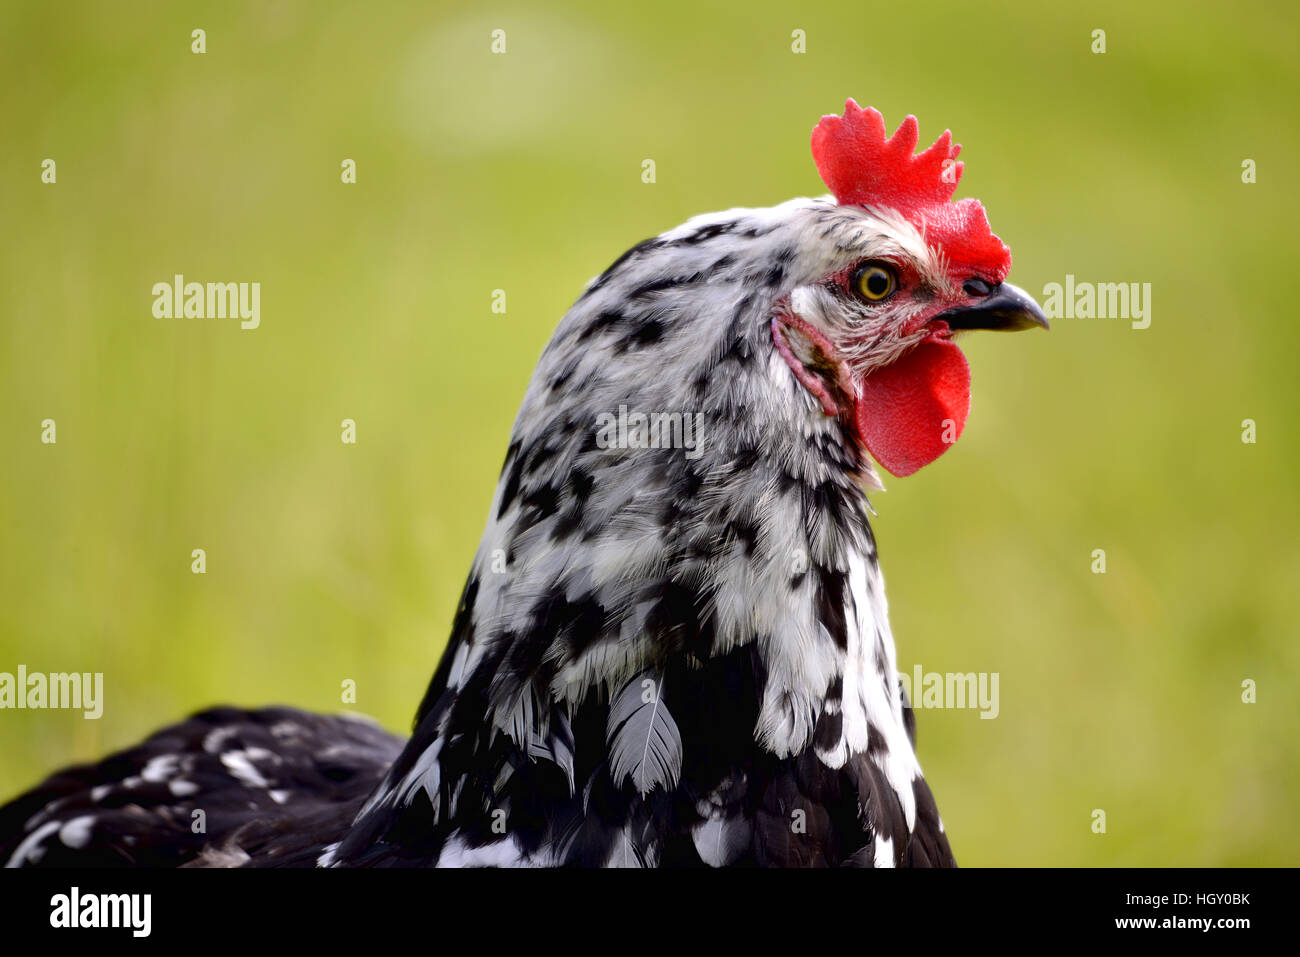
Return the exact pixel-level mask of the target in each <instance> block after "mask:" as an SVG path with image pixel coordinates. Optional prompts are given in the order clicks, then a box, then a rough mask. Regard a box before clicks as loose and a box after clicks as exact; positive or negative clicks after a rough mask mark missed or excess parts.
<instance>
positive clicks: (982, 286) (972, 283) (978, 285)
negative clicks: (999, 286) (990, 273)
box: [961, 279, 993, 296]
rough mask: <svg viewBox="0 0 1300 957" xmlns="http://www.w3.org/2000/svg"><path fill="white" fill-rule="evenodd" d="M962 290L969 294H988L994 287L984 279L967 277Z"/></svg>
mask: <svg viewBox="0 0 1300 957" xmlns="http://www.w3.org/2000/svg"><path fill="white" fill-rule="evenodd" d="M961 288H962V291H963V292H965V293H966V295H968V296H987V295H988V294H989V293H990V292H992V291H993V288H992V287H991V286H990V285H989V284H988V283H986V282H985V281H984V280H983V279H967V280H966V281H965V282H964V283H962V284H961Z"/></svg>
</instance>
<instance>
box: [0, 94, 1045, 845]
mask: <svg viewBox="0 0 1300 957" xmlns="http://www.w3.org/2000/svg"><path fill="white" fill-rule="evenodd" d="M916 145H917V123H916V119H915V118H914V117H912V116H908V117H907V118H906V119H905V120H904V121H903V123H902V125H901V126H900V127H899V128H898V130H897V131H896V132H895V133H894V135H893V136H892V137H887V136H886V129H885V124H884V120H883V118H882V117H881V115H880V114H879V113H878V112H876V111H875V110H873V109H865V110H864V109H861V108H859V107H858V105H857V104H856V103H855V102H853V101H852V100H849V101H848V103H847V104H846V106H845V111H844V114H843V115H842V116H827V117H823V118H822V120H821V122H820V123H819V124H818V125H817V126H816V128H815V129H814V131H813V136H812V149H813V156H814V158H815V160H816V164H817V168H818V170H819V172H820V173H821V176H822V179H823V180H824V181H825V183H826V185H827V186H828V187H829V188H830V190H831V192H832V194H833V197H826V198H821V199H796V200H792V201H790V202H786V203H783V204H781V205H779V206H775V207H772V208H769V209H732V210H729V211H727V212H722V213H715V214H710V215H705V216H700V217H697V218H695V219H692V220H690V221H689V222H687V223H685V224H684V225H682V226H679V227H678V228H676V229H672V230H670V231H668V232H666V233H663V234H662V235H660V236H657V237H655V238H653V239H649V240H646V241H644V242H642V243H640V244H638V245H636V246H634V247H633V248H632V249H630V250H629V251H628V252H626V253H625V254H624V255H623V256H621V257H620V258H619V259H618V260H617V261H616V262H615V263H614V264H613V265H611V266H610V267H609V268H608V269H607V270H605V272H604V273H602V274H601V275H600V276H599V277H597V278H596V279H594V280H593V281H592V282H591V283H590V284H589V285H588V286H587V288H586V290H585V291H584V292H583V293H582V295H581V297H580V298H579V299H578V301H577V303H576V304H575V305H574V306H573V307H572V308H571V309H570V311H569V312H568V314H567V315H566V316H565V317H564V319H563V320H562V321H561V323H560V325H559V327H558V329H557V330H556V332H555V334H554V337H553V338H552V340H551V342H550V344H549V345H548V346H547V347H546V349H545V351H544V352H543V354H542V356H541V359H540V361H539V363H538V366H537V369H536V371H535V373H534V375H533V378H532V381H531V383H530V385H529V387H528V390H527V393H526V395H525V397H524V401H523V405H522V408H521V409H520V412H519V415H518V418H517V419H516V421H515V424H514V428H513V431H512V434H511V438H510V444H509V448H508V451H507V453H506V458H505V464H504V467H503V469H502V473H501V478H500V481H499V484H498V486H497V490H496V495H495V497H494V499H493V502H492V506H491V511H490V514H489V517H488V522H487V528H486V530H485V531H484V534H483V539H482V542H481V544H480V546H479V550H478V553H477V555H476V557H475V559H474V561H473V565H472V567H471V569H470V572H469V577H468V581H467V583H466V585H465V589H464V593H463V595H462V598H461V600H460V604H459V610H458V612H457V614H456V616H455V620H454V622H453V625H452V633H451V637H450V640H449V642H448V645H447V648H446V650H445V652H444V654H443V657H442V661H441V663H440V664H439V666H438V668H437V671H436V673H435V674H434V676H433V679H432V681H431V683H430V685H429V687H428V691H427V692H426V694H425V696H424V700H423V701H422V702H421V704H420V706H419V709H418V711H417V714H416V718H415V729H414V734H413V735H412V737H411V738H410V739H409V740H408V741H406V742H405V744H404V745H403V744H402V743H401V742H400V741H398V740H397V739H394V738H392V737H391V736H389V735H387V734H385V733H384V732H381V731H379V730H378V729H376V728H371V727H370V726H368V725H364V724H361V723H358V722H356V721H354V720H350V719H342V718H324V717H320V716H314V715H306V714H303V713H301V712H294V711H290V710H288V709H279V710H275V711H264V712H240V711H235V710H233V709H219V710H216V711H211V712H206V713H204V714H201V715H198V716H196V717H194V718H192V719H190V720H189V721H187V722H185V723H183V724H181V725H178V726H176V727H175V728H171V729H168V730H166V731H163V732H160V733H159V734H157V735H155V736H154V737H152V738H150V739H148V740H147V741H145V742H144V743H143V744H142V745H140V746H139V747H137V748H136V749H133V750H132V751H128V752H124V753H123V754H121V755H118V756H115V757H113V758H110V759H108V760H107V761H105V762H103V763H102V764H100V765H97V766H94V767H88V768H82V769H73V770H72V771H67V772H64V773H62V774H60V775H56V776H55V777H53V778H51V779H50V780H49V781H47V782H46V783H45V784H44V785H42V786H41V787H39V788H37V789H36V790H35V791H33V792H31V793H29V794H27V795H24V796H22V797H20V798H18V799H17V801H15V802H14V803H13V804H10V805H9V806H8V807H7V808H5V809H3V810H0V842H3V843H0V854H2V855H3V858H7V860H8V863H10V864H17V865H22V864H40V863H69V862H75V861H76V860H78V859H88V858H90V857H94V859H95V860H97V861H100V862H109V861H112V862H120V863H123V864H128V863H136V864H192V865H214V866H219V865H230V864H246V865H254V866H257V865H312V864H315V865H319V866H553V865H581V866H610V867H616V866H690V865H694V866H700V865H709V866H730V865H760V866H817V865H842V864H848V865H863V866H877V867H879V866H895V865H915V866H926V865H952V864H953V863H954V861H953V855H952V851H951V849H950V847H949V843H948V840H947V837H946V835H945V833H944V827H943V824H942V821H941V820H940V817H939V813H938V811H937V808H936V805H935V801H934V798H933V797H932V795H931V792H930V790H929V788H928V786H927V784H926V782H925V779H924V777H923V775H922V773H921V768H920V765H919V763H918V760H917V757H916V753H915V751H914V747H913V737H914V726H913V719H912V712H911V709H910V708H909V706H908V703H907V701H906V700H905V698H904V696H903V692H902V689H901V687H900V684H899V680H898V676H897V667H896V660H895V648H894V641H893V637H892V634H891V632H890V627H889V620H888V612H887V606H886V601H885V594H884V581H883V577H882V574H881V570H880V563H879V557H878V554H877V550H876V543H875V540H874V537H873V535H872V531H871V526H870V524H869V521H868V512H869V505H868V502H867V498H866V495H867V493H868V492H870V491H874V490H878V489H881V488H882V485H881V483H880V481H879V478H878V474H877V472H876V470H875V468H874V466H873V465H872V462H871V459H870V458H869V455H870V456H873V457H874V458H875V459H876V461H878V462H879V463H880V464H881V465H882V466H883V467H884V468H885V469H886V470H888V471H889V472H890V473H892V474H894V475H896V476H905V475H908V474H910V473H912V472H914V471H916V470H917V469H919V468H921V467H922V466H924V465H926V464H928V463H930V462H932V461H934V460H935V459H936V458H938V456H940V455H941V454H942V453H943V452H944V451H946V450H947V449H948V448H949V447H951V445H952V444H953V443H954V442H955V441H956V439H957V438H958V437H959V436H960V435H961V432H962V429H963V427H964V425H965V422H966V417H967V413H968V411H969V404H970V370H969V367H968V365H967V363H966V360H965V358H964V356H963V355H962V353H961V351H960V349H959V348H958V346H957V345H956V343H955V341H954V340H955V336H956V335H957V334H958V333H960V332H963V331H965V330H971V329H1000V330H1016V329H1027V328H1032V327H1034V326H1041V327H1044V328H1046V326H1047V321H1046V319H1045V318H1044V317H1043V314H1042V312H1041V311H1040V310H1039V308H1038V307H1037V305H1036V304H1035V303H1034V301H1033V300H1032V299H1031V298H1030V297H1029V296H1028V295H1027V294H1025V293H1024V292H1022V291H1021V290H1019V289H1017V288H1016V287H1014V286H1012V285H1009V284H1008V283H1006V282H1005V279H1006V276H1007V272H1008V270H1009V268H1010V265H1011V255H1010V251H1009V250H1008V249H1007V247H1006V246H1005V245H1004V244H1003V243H1002V242H1001V241H1000V240H999V239H998V238H997V237H996V236H994V235H993V233H992V232H991V231H990V228H989V224H988V220H987V218H986V217H985V213H984V209H983V207H982V206H981V205H980V204H979V203H978V202H977V201H976V200H973V199H964V200H961V201H960V202H953V201H952V195H953V192H954V190H955V189H956V186H957V183H958V181H959V180H960V178H961V174H962V170H963V164H962V163H961V162H958V161H957V156H958V153H959V150H960V147H959V146H956V145H954V144H953V143H952V140H951V136H950V135H949V134H948V133H947V132H945V133H944V134H943V135H942V136H941V137H940V138H939V139H938V140H937V141H936V142H935V143H934V144H933V145H932V146H930V147H929V148H928V149H926V150H924V151H923V152H921V153H919V154H917V153H916V152H915V149H916ZM199 809H202V810H203V811H204V812H205V816H206V819H207V822H208V827H207V831H206V833H205V834H203V835H195V834H193V833H191V829H190V828H189V826H188V825H189V822H190V820H191V817H192V815H193V813H194V811H195V810H199Z"/></svg>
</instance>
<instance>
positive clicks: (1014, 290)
mask: <svg viewBox="0 0 1300 957" xmlns="http://www.w3.org/2000/svg"><path fill="white" fill-rule="evenodd" d="M966 292H967V293H968V294H969V295H972V296H978V297H979V298H977V299H976V300H975V301H974V302H972V303H971V304H970V305H969V306H958V307H957V308H956V309H949V310H948V311H947V312H941V313H939V315H937V316H935V318H936V319H942V320H943V321H944V322H946V323H948V328H949V329H952V330H953V331H954V332H955V331H957V330H959V329H995V330H997V331H999V332H1019V331H1020V330H1021V329H1032V328H1033V327H1034V326H1042V327H1043V328H1044V329H1047V328H1049V326H1048V325H1047V317H1046V316H1045V315H1043V310H1041V309H1039V308H1038V303H1036V302H1034V297H1033V296H1031V295H1029V293H1027V292H1025V291H1024V290H1023V289H1021V288H1019V287H1017V286H1013V285H1011V283H1009V282H1004V283H1001V284H1000V285H997V286H989V285H988V284H986V283H983V282H980V281H979V280H971V281H970V282H968V283H967V284H966Z"/></svg>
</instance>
